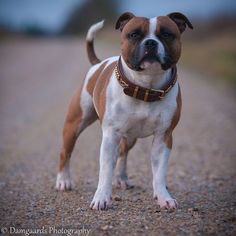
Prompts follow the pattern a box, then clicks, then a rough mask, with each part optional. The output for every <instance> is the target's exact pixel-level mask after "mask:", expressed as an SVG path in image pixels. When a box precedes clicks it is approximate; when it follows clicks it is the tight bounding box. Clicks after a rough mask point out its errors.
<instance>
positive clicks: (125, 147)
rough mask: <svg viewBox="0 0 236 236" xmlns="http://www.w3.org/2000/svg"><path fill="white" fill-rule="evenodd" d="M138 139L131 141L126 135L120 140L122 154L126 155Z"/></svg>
mask: <svg viewBox="0 0 236 236" xmlns="http://www.w3.org/2000/svg"><path fill="white" fill-rule="evenodd" d="M136 141H137V140H136V139H135V140H134V141H133V142H132V143H129V142H128V140H127V138H126V137H123V138H122V139H121V141H120V149H119V151H120V156H125V155H126V154H127V153H128V151H129V150H130V149H131V148H132V147H133V146H134V144H135V143H136Z"/></svg>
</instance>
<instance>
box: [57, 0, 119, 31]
mask: <svg viewBox="0 0 236 236" xmlns="http://www.w3.org/2000/svg"><path fill="white" fill-rule="evenodd" d="M117 9H118V7H117V1H113V0H86V1H85V2H84V3H83V5H82V6H81V5H78V7H75V9H74V10H73V11H72V14H71V15H70V17H69V19H68V21H67V22H66V24H65V27H64V29H63V30H62V32H61V33H62V34H79V33H84V32H85V31H87V30H88V28H89V26H91V25H92V24H94V23H96V22H97V21H100V20H102V19H105V20H106V23H108V24H109V23H110V24H111V23H114V21H115V20H116V19H117V17H118V11H117Z"/></svg>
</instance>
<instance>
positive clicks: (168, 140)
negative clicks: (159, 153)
mask: <svg viewBox="0 0 236 236" xmlns="http://www.w3.org/2000/svg"><path fill="white" fill-rule="evenodd" d="M176 102H177V108H176V111H175V114H174V116H173V118H172V121H171V124H170V127H169V128H168V129H167V130H166V132H165V135H164V142H165V143H166V146H167V147H168V148H169V149H171V148H172V132H173V130H174V128H175V127H176V125H177V124H178V122H179V119H180V112H181V107H182V100H181V91H180V87H179V92H178V95H177V98H176Z"/></svg>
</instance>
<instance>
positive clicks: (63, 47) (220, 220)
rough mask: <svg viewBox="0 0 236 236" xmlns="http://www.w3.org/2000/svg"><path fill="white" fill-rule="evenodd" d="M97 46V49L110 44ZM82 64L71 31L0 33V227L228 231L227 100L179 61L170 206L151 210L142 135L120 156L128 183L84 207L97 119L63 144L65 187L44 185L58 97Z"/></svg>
mask: <svg viewBox="0 0 236 236" xmlns="http://www.w3.org/2000/svg"><path fill="white" fill-rule="evenodd" d="M97 48H99V49H100V50H98V55H99V56H100V57H101V58H104V57H105V56H108V55H113V53H114V50H109V49H107V47H105V46H104V45H101V46H99V47H97ZM105 50H106V52H103V51H105ZM116 51H117V50H116ZM88 68H89V63H88V61H87V57H86V54H85V49H84V45H83V43H82V42H80V41H79V40H77V39H76V40H71V39H64V40H53V39H51V40H36V39H35V40H20V41H10V42H1V44H0V114H1V115H0V132H1V142H0V158H1V159H0V191H1V194H0V227H1V228H2V227H6V228H7V229H3V231H4V230H9V227H12V231H13V227H14V228H15V229H22V228H23V229H35V228H37V229H42V227H44V229H45V230H46V232H48V233H49V229H51V231H50V233H54V234H55V233H56V231H55V230H54V231H52V228H49V227H56V228H58V229H62V228H64V229H82V228H83V227H84V229H87V230H89V235H236V226H235V223H236V210H235V209H236V198H235V194H236V173H235V167H236V165H235V164H236V161H235V158H236V148H235V144H236V143H235V140H236V122H235V117H236V109H235V101H236V100H235V98H234V96H233V93H232V91H230V90H229V89H227V87H225V86H222V85H221V84H219V83H217V84H216V85H215V84H214V82H213V81H214V80H211V81H210V82H209V80H206V78H204V76H203V75H201V73H197V74H196V73H193V72H191V71H188V70H184V69H183V68H180V69H179V73H178V74H179V81H180V84H181V87H182V93H183V113H182V118H181V122H180V124H179V126H178V127H177V129H176V130H175V133H174V148H173V151H172V155H171V159H170V163H169V171H168V187H169V189H170V192H171V193H172V194H173V195H174V196H175V197H176V198H177V200H178V202H179V204H180V208H179V209H178V210H177V211H175V212H167V211H165V210H162V211H160V210H159V208H158V206H156V204H155V203H154V201H153V200H152V176H151V164H150V159H149V153H150V147H151V141H152V139H151V138H147V139H141V140H139V141H138V143H137V145H136V146H135V148H134V149H133V150H132V151H131V153H130V156H129V160H128V171H129V176H130V178H131V180H132V183H133V184H134V185H135V187H134V188H133V189H131V190H127V191H120V190H116V189H114V194H113V197H114V196H116V197H115V199H116V201H115V200H113V208H112V209H110V210H109V211H106V212H94V211H92V210H90V209H89V203H90V201H91V199H92V197H93V194H94V192H95V189H96V185H97V181H98V161H99V159H98V158H99V156H98V154H99V146H100V143H101V130H100V127H99V123H98V122H96V123H95V124H94V125H92V126H91V127H89V128H88V129H87V130H86V131H85V132H84V133H83V134H82V135H81V137H80V139H79V140H78V142H77V145H76V148H75V151H74V153H73V157H72V165H71V166H72V177H73V180H74V183H75V189H74V190H73V191H70V192H63V193H58V192H56V191H55V190H54V186H55V179H56V171H57V167H58V166H57V165H58V156H59V151H60V143H61V130H62V126H63V121H64V117H65V114H66V110H67V105H68V103H69V100H70V97H71V95H72V93H73V92H74V90H75V88H76V87H77V86H78V85H79V84H80V82H81V80H82V78H83V76H84V75H85V73H86V70H87V69H88ZM117 200H119V201H117ZM2 233H4V232H2Z"/></svg>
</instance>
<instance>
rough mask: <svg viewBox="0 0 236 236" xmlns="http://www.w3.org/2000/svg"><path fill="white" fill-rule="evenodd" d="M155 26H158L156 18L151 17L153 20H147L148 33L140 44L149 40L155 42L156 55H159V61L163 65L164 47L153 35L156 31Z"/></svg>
mask: <svg viewBox="0 0 236 236" xmlns="http://www.w3.org/2000/svg"><path fill="white" fill-rule="evenodd" d="M157 24H158V21H157V17H153V18H151V19H149V33H148V35H147V36H146V37H145V38H144V39H143V41H142V43H145V42H146V41H147V40H149V39H153V40H155V41H156V42H157V43H158V47H157V53H158V54H159V56H160V60H161V62H162V63H163V61H164V56H165V47H164V45H163V43H162V42H161V41H160V40H159V39H158V38H157V36H156V34H155V32H156V30H157Z"/></svg>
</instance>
